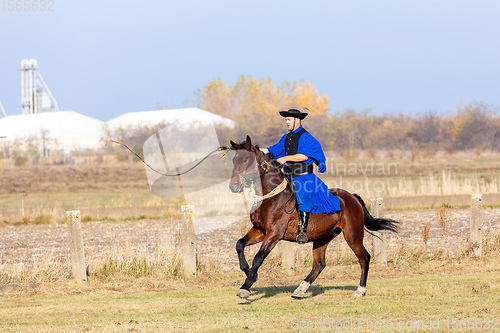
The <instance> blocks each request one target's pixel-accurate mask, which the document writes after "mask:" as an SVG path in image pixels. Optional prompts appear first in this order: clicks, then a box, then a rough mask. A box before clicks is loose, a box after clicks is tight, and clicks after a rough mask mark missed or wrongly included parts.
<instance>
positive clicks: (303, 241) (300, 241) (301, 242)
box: [296, 232, 307, 244]
mask: <svg viewBox="0 0 500 333" xmlns="http://www.w3.org/2000/svg"><path fill="white" fill-rule="evenodd" d="M301 236H303V237H301ZM299 238H300V239H299ZM296 241H297V243H299V244H305V243H307V235H306V233H305V232H301V233H299V234H298V235H297V238H296Z"/></svg>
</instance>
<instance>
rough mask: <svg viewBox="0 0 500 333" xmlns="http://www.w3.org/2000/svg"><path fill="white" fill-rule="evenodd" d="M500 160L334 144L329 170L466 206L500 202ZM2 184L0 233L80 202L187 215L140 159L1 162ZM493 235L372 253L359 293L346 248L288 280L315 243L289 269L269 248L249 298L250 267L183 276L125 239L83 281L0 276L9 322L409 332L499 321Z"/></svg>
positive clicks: (64, 276) (59, 219)
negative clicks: (116, 253)
mask: <svg viewBox="0 0 500 333" xmlns="http://www.w3.org/2000/svg"><path fill="white" fill-rule="evenodd" d="M499 160H500V154H498V153H481V154H479V153H457V154H452V155H450V154H445V153H438V154H435V155H432V156H426V155H425V154H421V155H415V154H413V155H412V154H410V153H407V152H390V153H389V152H361V153H359V154H358V155H357V157H356V158H345V157H344V158H340V157H339V156H336V155H335V154H330V156H329V160H328V163H329V170H330V172H329V173H328V174H325V175H322V176H321V177H322V178H323V180H324V181H325V182H326V183H328V184H329V185H331V186H340V187H343V188H346V189H348V190H351V191H354V192H357V193H359V194H360V195H361V196H362V197H364V198H365V199H369V198H373V197H383V198H384V207H385V209H386V210H398V211H402V210H413V209H424V208H437V207H447V208H449V209H454V208H465V207H468V205H469V204H470V194H471V193H483V194H484V200H483V204H484V205H485V206H487V207H488V206H489V207H499V206H500V194H499V193H500V187H499V186H500V173H499V171H500V163H498V161H499ZM0 184H1V186H0V233H1V232H2V228H1V225H4V226H17V225H19V226H24V225H31V224H52V225H53V224H59V223H61V224H62V223H65V221H66V216H65V212H66V211H67V210H72V209H80V210H81V212H82V220H83V221H84V222H89V221H116V224H117V226H120V225H123V224H124V222H122V223H121V224H120V221H127V220H128V221H137V220H143V219H170V218H173V219H176V218H180V205H181V200H179V199H165V198H159V197H156V196H154V195H153V194H151V192H150V191H149V186H148V183H147V179H146V175H145V171H144V167H143V165H142V164H139V163H133V164H118V165H104V164H102V165H93V166H78V167H75V166H39V167H25V168H12V169H10V168H2V169H0ZM210 196H212V197H215V199H216V200H219V201H216V203H217V202H219V203H223V202H226V201H231V200H234V199H233V198H234V196H232V194H231V193H230V192H229V191H227V193H221V194H217V195H214V194H210ZM431 212H433V211H431ZM224 213H225V211H224V210H223V209H219V210H217V211H208V212H207V214H224ZM428 218H429V219H433V218H434V217H428ZM434 222H435V224H434V225H435V226H436V225H437V221H434ZM490 224H491V222H490ZM34 227H38V226H34ZM16 228H17V227H16ZM134 228H137V226H136V225H134ZM9 229H10V228H9ZM37 230H38V229H37ZM134 230H136V229H134ZM416 233H417V234H419V233H420V230H418V231H416ZM0 235H1V234H0ZM464 237H465V236H464ZM495 237H496V238H490V239H489V242H490V243H488V244H489V245H488V246H486V247H485V248H484V249H483V253H484V255H483V257H482V258H480V259H478V258H474V257H471V256H470V253H469V252H463V253H462V252H460V253H458V254H454V255H453V256H450V255H449V254H447V252H446V251H445V252H442V251H441V252H439V251H438V252H436V253H435V255H430V254H432V253H431V251H428V249H427V248H426V247H424V245H423V243H422V244H421V247H422V250H419V249H416V250H415V251H413V250H411V251H410V250H404V249H406V247H403V246H401V247H400V249H402V250H401V251H403V253H402V254H401V256H399V252H398V256H397V258H398V259H397V260H390V262H389V264H388V266H387V267H386V266H381V265H377V264H374V265H372V266H371V269H370V274H369V278H368V292H367V296H366V297H364V298H361V299H359V298H354V297H352V296H351V293H352V292H353V291H354V290H355V289H356V287H357V284H358V281H359V265H358V264H357V263H356V262H355V260H354V259H353V255H352V253H350V252H349V259H348V260H334V261H333V262H332V261H329V266H327V268H326V269H325V271H323V273H322V274H321V275H320V277H319V278H318V280H317V281H316V283H315V284H313V285H312V286H311V288H310V289H309V291H308V293H307V294H306V298H305V299H302V300H294V299H291V297H290V294H291V293H292V292H293V290H294V289H295V288H296V287H297V285H298V284H299V283H300V281H301V280H302V279H303V278H304V276H305V275H307V273H308V270H309V269H310V264H311V262H310V257H309V259H308V260H303V262H302V266H300V265H299V267H298V268H297V269H296V270H295V271H294V273H293V275H292V276H288V275H287V274H285V273H284V272H283V271H282V269H281V267H280V266H279V261H278V260H277V259H273V258H268V259H269V260H267V261H266V262H265V263H264V265H263V267H262V268H261V270H260V274H259V280H258V281H257V282H256V284H255V285H254V288H253V289H252V295H251V296H250V298H249V299H248V300H241V299H239V298H237V297H236V292H237V290H238V289H239V287H240V285H241V284H242V282H243V277H244V275H243V273H241V272H239V271H237V270H235V271H231V272H230V273H227V271H226V272H220V271H218V269H217V267H216V266H214V265H211V264H210V263H209V262H205V263H202V265H201V266H200V274H199V276H198V277H197V278H196V279H192V278H185V277H182V276H181V274H179V262H178V258H177V259H176V257H168V258H165V260H163V261H162V260H160V261H157V262H153V263H152V264H151V263H150V264H151V265H149V266H148V264H147V261H145V260H142V259H144V258H142V259H141V258H140V257H138V256H137V254H136V253H133V252H132V251H130V250H129V251H128V252H129V253H130V254H131V255H130V257H127V258H126V260H125V259H123V260H122V261H118V262H116V261H115V262H114V264H115V266H113V265H111V264H112V262H110V261H108V262H106V261H105V262H104V264H103V265H101V266H99V267H93V269H94V270H93V271H92V272H91V275H90V279H91V280H90V283H89V284H88V285H77V284H75V283H74V282H72V281H71V280H68V275H69V268H68V265H65V266H64V265H63V266H61V265H59V266H57V267H56V266H55V265H54V267H52V266H51V265H49V266H51V267H49V270H48V272H50V269H51V268H53V269H54V271H56V273H57V274H55V275H54V276H55V277H54V278H51V277H49V278H47V277H42V278H40V280H41V281H45V282H42V283H39V284H28V285H19V284H12V285H8V286H0V332H220V331H223V332H248V331H254V332H288V331H302V329H305V330H307V331H321V330H332V329H335V328H339V327H338V326H337V325H347V324H346V323H348V324H349V329H353V328H354V329H356V330H357V331H362V332H364V331H381V330H386V329H388V328H391V327H390V326H389V325H392V329H394V330H399V328H402V329H401V330H402V331H409V332H424V331H432V332H445V331H449V330H450V329H455V328H456V329H457V330H459V329H460V330H461V331H474V330H477V331H498V330H500V323H499V322H498V320H499V319H500V274H499V273H500V250H499V249H500V242H499V240H500V237H499V236H498V235H496V236H495ZM403 242H404V240H403ZM231 246H234V245H231ZM408 249H410V247H408ZM398 251H399V250H398ZM405 251H406V252H405ZM249 252H250V253H252V250H250V251H249ZM254 252H255V251H254ZM1 255H2V257H1V259H2V264H3V260H4V258H3V254H1ZM306 258H307V257H306ZM273 260H274V261H273ZM330 260H331V259H330ZM49 262H50V261H49ZM59 264H60V263H59ZM153 264H155V265H156V266H155V265H153ZM127 265H129V266H127ZM203 265H206V266H204V267H203ZM153 266H154V267H153ZM167 266H168V267H169V270H166V269H165V267H167ZM0 267H2V266H1V265H0ZM44 269H45V268H44ZM58 270H59V271H58ZM21 271H22V270H21ZM0 273H2V272H0ZM24 273H26V274H28V273H29V274H34V275H36V274H37V273H40V274H46V273H47V271H43V270H40V271H39V272H24ZM29 274H28V275H29ZM0 275H1V274H0ZM2 279H3V281H8V282H4V283H17V282H23V281H30V282H31V281H33V280H34V281H38V280H39V279H38V278H35V279H32V278H28V279H26V280H23V279H22V278H15V277H12V276H6V277H3V276H2ZM16 279H17V280H16ZM47 281H54V282H47ZM9 290H11V291H9ZM454 318H456V319H454ZM469 318H470V320H469ZM488 319H489V321H487V320H488ZM495 320H496V322H495ZM363 321H364V322H363ZM438 323H439V327H438V326H437V325H438ZM352 325H354V326H352ZM401 325H402V326H401ZM464 325H465V326H464ZM479 325H482V326H481V327H479ZM487 325H488V329H486V327H487ZM314 328H316V329H314ZM340 328H341V330H343V329H347V328H346V326H342V327H340ZM494 328H496V330H493V329H494Z"/></svg>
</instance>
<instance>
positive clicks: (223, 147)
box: [104, 139, 231, 177]
mask: <svg viewBox="0 0 500 333" xmlns="http://www.w3.org/2000/svg"><path fill="white" fill-rule="evenodd" d="M108 142H111V143H116V144H118V145H121V146H123V147H125V148H127V149H128V150H129V151H130V152H131V153H132V154H134V155H135V156H136V157H137V158H138V159H140V160H141V161H142V163H144V164H145V165H146V166H147V167H148V168H150V169H151V170H153V171H154V172H156V173H158V174H160V175H162V176H167V177H176V176H182V175H184V174H186V173H188V172H189V171H191V170H193V169H194V168H196V167H197V166H198V165H200V164H201V163H202V162H203V161H205V160H206V159H207V158H209V157H210V156H211V155H213V154H215V153H216V152H219V151H221V152H222V153H223V154H224V155H223V157H224V156H225V155H226V150H230V149H231V148H230V147H226V146H221V147H217V148H215V149H214V150H212V151H211V152H210V153H208V154H207V155H206V156H205V157H203V158H202V159H201V160H200V161H199V162H198V163H196V164H195V165H194V166H193V167H191V168H190V169H189V170H186V171H184V172H180V173H176V174H173V175H169V174H166V173H163V172H160V171H158V170H156V169H155V168H153V167H152V166H151V165H149V164H148V162H146V161H145V160H144V159H143V158H142V157H141V156H139V154H137V153H136V152H135V151H133V150H132V149H130V148H129V146H127V145H126V144H124V143H123V142H120V141H116V140H111V139H108V140H106V144H105V145H104V147H107V146H108Z"/></svg>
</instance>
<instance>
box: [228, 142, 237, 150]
mask: <svg viewBox="0 0 500 333" xmlns="http://www.w3.org/2000/svg"><path fill="white" fill-rule="evenodd" d="M230 143H231V146H232V147H233V148H234V149H238V144H237V143H235V142H234V141H233V140H231V141H230Z"/></svg>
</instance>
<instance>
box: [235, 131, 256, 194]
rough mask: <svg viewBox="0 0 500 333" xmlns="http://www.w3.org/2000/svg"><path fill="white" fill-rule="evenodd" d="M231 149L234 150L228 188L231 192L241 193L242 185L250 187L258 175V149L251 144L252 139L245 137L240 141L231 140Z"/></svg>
mask: <svg viewBox="0 0 500 333" xmlns="http://www.w3.org/2000/svg"><path fill="white" fill-rule="evenodd" d="M231 147H232V149H234V150H236V154H235V155H234V157H233V172H232V174H231V181H230V182H229V189H230V190H231V191H232V192H233V193H241V192H242V191H243V187H250V186H251V185H252V183H253V182H255V181H256V180H257V178H258V177H259V176H260V174H259V168H258V163H259V161H258V154H257V153H258V149H259V148H257V147H255V146H252V140H251V139H250V137H249V136H248V135H247V138H246V140H245V141H243V142H242V143H239V144H238V143H235V142H233V141H231Z"/></svg>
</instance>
